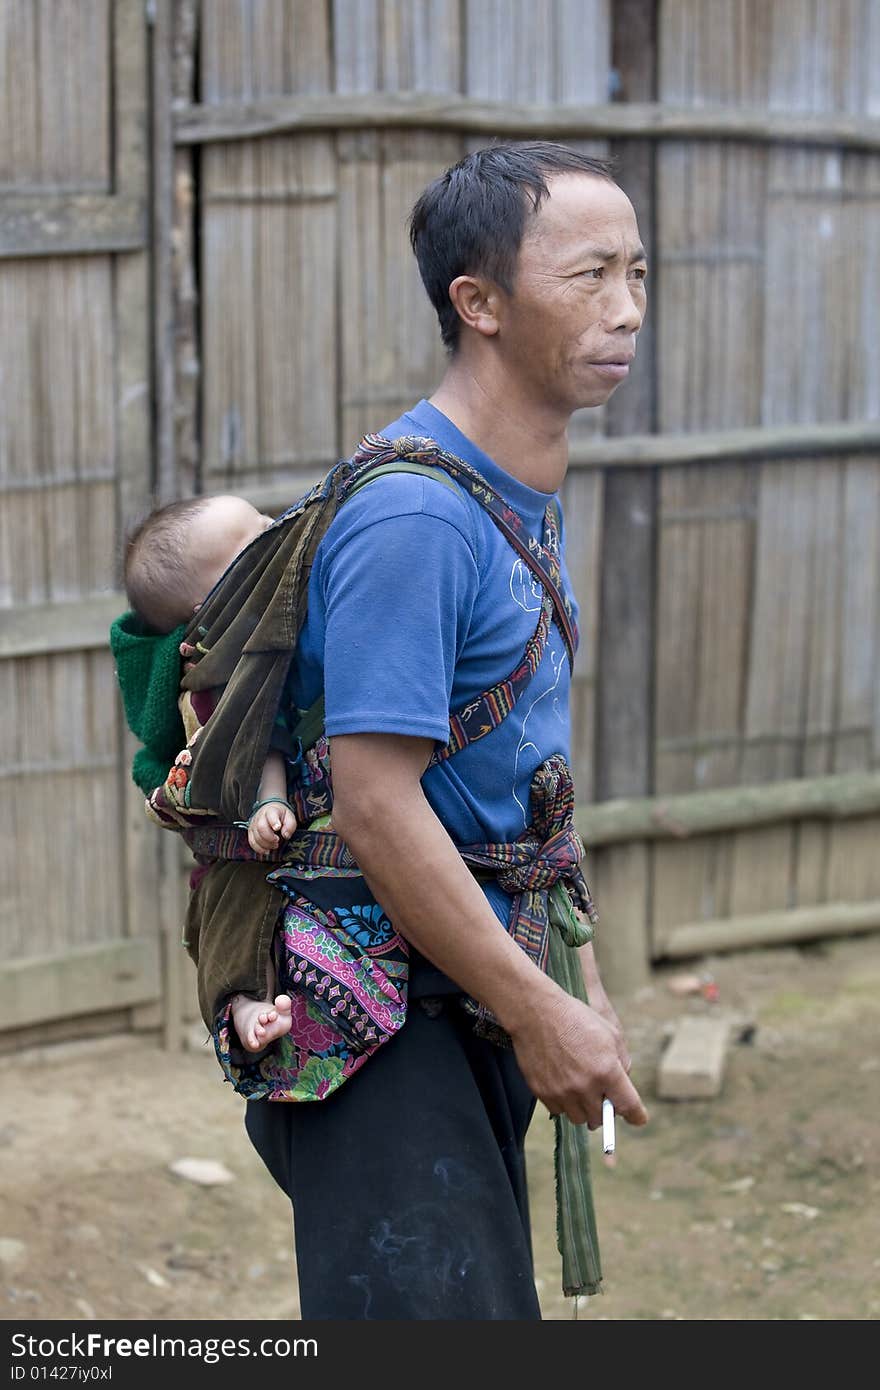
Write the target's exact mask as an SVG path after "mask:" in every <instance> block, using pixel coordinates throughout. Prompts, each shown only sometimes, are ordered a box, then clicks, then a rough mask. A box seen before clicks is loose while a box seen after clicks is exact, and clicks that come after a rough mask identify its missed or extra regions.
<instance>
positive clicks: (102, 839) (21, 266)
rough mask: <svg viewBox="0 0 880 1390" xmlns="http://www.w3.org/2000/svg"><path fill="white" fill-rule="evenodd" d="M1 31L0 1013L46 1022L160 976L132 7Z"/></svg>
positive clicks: (38, 18)
mask: <svg viewBox="0 0 880 1390" xmlns="http://www.w3.org/2000/svg"><path fill="white" fill-rule="evenodd" d="M0 53H2V60H0V61H2V69H3V72H4V74H5V81H4V84H3V89H2V96H0V102H2V106H3V120H2V122H0V342H2V374H0V703H2V707H3V711H4V716H3V720H2V724H0V884H2V890H0V929H2V942H3V951H2V959H3V966H2V971H0V1019H2V1026H3V1027H5V1028H10V1029H15V1030H16V1031H15V1034H14V1036H15V1037H16V1038H21V1037H22V1036H23V1031H22V1030H27V1029H28V1027H30V1026H34V1027H36V1028H37V1031H38V1033H39V1035H41V1036H50V1037H51V1036H53V1035H54V1034H55V1033H57V1032H58V1029H59V1026H60V1028H61V1030H62V1031H63V1032H64V1033H65V1034H67V1033H69V1032H71V1031H75V1030H76V1028H77V1027H78V1023H77V1021H76V1020H79V1019H81V1018H83V1017H87V1016H88V1015H90V1014H93V1013H94V1012H95V1011H99V1012H100V1014H101V1019H102V1023H100V1024H98V1025H97V1026H99V1027H100V1026H104V1027H110V1026H114V1027H119V1026H128V1025H129V1024H130V1023H131V1022H132V1018H133V1012H132V1008H133V1007H134V1008H137V1007H138V1006H139V1005H140V1004H141V1003H142V1002H145V1001H150V1000H156V999H158V997H159V992H160V968H159V966H160V962H159V936H158V926H159V923H158V916H157V913H156V911H155V907H154V905H153V902H154V899H151V897H150V895H149V894H148V893H147V892H146V891H145V887H144V885H145V882H146V881H147V880H148V879H149V878H151V877H152V879H153V881H154V882H155V873H152V874H150V871H149V865H150V861H151V860H154V859H155V858H156V851H155V845H152V844H150V843H149V840H148V837H147V835H146V834H145V833H144V829H143V827H142V825H141V820H142V811H141V808H140V806H139V804H138V803H139V798H137V797H134V796H132V794H131V792H130V791H129V790H128V789H127V785H126V778H125V776H124V766H125V763H126V761H127V759H128V757H129V755H130V750H129V748H128V747H127V746H126V740H125V738H124V735H123V729H122V723H121V720H120V717H119V711H118V706H117V701H116V695H115V681H114V677H113V668H112V663H111V659H110V655H109V652H108V651H107V627H108V624H109V621H110V617H111V616H112V614H113V613H115V612H117V611H119V610H118V604H119V599H118V593H117V589H118V583H117V572H116V571H117V541H118V536H117V518H118V516H119V513H120V510H121V509H122V508H123V507H125V508H127V509H132V508H134V507H135V506H137V505H138V504H143V503H145V502H146V500H147V498H148V496H149V492H150V486H151V484H150V428H149V394H150V379H149V356H148V342H149V318H148V310H149V305H148V271H149V266H148V255H147V236H146V213H147V207H148V187H147V157H148V147H147V140H146V136H147V131H146V109H147V79H148V74H147V62H146V58H147V50H146V34H145V30H144V24H143V14H142V7H141V6H140V5H138V4H137V3H131V2H130V0H121V3H116V4H115V5H111V4H110V3H109V0H4V3H3V4H2V5H0ZM59 1020H60V1021H61V1022H60V1025H59ZM94 1026H95V1024H94V1022H93V1020H90V1021H89V1023H88V1027H89V1028H90V1029H93V1028H94Z"/></svg>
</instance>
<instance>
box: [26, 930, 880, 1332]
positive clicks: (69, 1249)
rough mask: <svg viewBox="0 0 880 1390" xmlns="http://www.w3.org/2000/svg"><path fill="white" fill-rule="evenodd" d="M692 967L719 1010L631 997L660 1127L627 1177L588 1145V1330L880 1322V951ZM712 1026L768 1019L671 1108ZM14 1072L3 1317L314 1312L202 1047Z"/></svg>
mask: <svg viewBox="0 0 880 1390" xmlns="http://www.w3.org/2000/svg"><path fill="white" fill-rule="evenodd" d="M693 965H694V967H695V968H696V969H697V971H705V972H708V973H709V974H711V976H712V978H713V980H714V982H715V984H716V985H717V987H718V999H717V1001H715V1002H712V1001H710V1000H708V999H706V998H705V997H704V996H703V995H702V994H699V995H695V996H688V997H684V998H683V997H679V996H677V995H675V994H673V993H672V991H671V990H670V988H669V977H670V976H671V975H672V974H680V973H681V970H680V969H677V970H676V971H674V972H673V971H671V970H663V971H658V972H657V973H656V974H655V976H654V979H653V982H652V984H651V985H650V986H649V987H648V988H647V989H645V990H643V991H641V992H640V993H639V994H637V995H635V996H633V997H630V998H625V999H622V1000H618V1001H617V1002H618V1005H619V1007H620V1012H621V1016H622V1018H623V1020H624V1022H625V1025H626V1027H627V1032H628V1036H629V1040H630V1044H631V1047H632V1051H633V1056H634V1069H633V1077H634V1080H635V1081H636V1084H637V1085H638V1086H639V1089H640V1090H641V1092H642V1095H643V1097H644V1098H645V1100H646V1103H647V1104H648V1106H649V1109H650V1112H651V1122H650V1124H649V1126H648V1127H647V1128H646V1129H644V1130H638V1131H636V1130H631V1129H628V1128H626V1127H625V1126H620V1127H619V1129H618V1161H617V1163H616V1166H615V1167H614V1168H613V1169H609V1168H607V1167H605V1166H604V1165H603V1163H602V1159H601V1153H600V1144H599V1137H598V1135H594V1136H593V1140H592V1143H593V1149H592V1152H593V1154H594V1155H595V1161H594V1177H595V1188H596V1203H597V1209H598V1219H599V1231H600V1238H601V1242H602V1252H603V1265H604V1272H605V1285H606V1292H605V1293H604V1294H603V1295H601V1296H599V1297H595V1298H592V1299H586V1300H581V1302H580V1307H579V1309H578V1316H579V1317H580V1318H581V1319H583V1320H589V1319H591V1318H600V1319H612V1320H617V1319H663V1318H671V1319H696V1320H705V1319H737V1320H739V1319H765V1318H769V1319H777V1318H782V1319H800V1318H832V1319H874V1318H876V1317H877V1315H878V1312H880V1242H878V1239H877V1234H878V1232H877V1226H876V1212H877V1209H878V1198H880V1143H878V1139H880V1052H878V1039H880V937H878V936H869V937H862V938H855V939H849V940H841V941H837V942H836V943H828V944H821V945H815V946H810V947H804V948H785V949H777V950H773V951H758V952H746V953H741V954H739V955H736V956H723V957H722V956H718V957H714V958H712V959H704V960H701V961H698V962H694V963H693ZM690 968H691V966H690V964H689V966H688V969H690ZM712 1011H715V1012H716V1013H718V1012H723V1011H727V1012H729V1013H733V1014H735V1015H738V1016H740V1018H747V1019H750V1020H751V1021H752V1022H753V1023H754V1025H755V1026H754V1029H753V1030H751V1031H750V1030H748V1029H747V1030H746V1032H745V1036H746V1038H749V1039H750V1040H749V1041H743V1042H739V1043H737V1044H736V1045H732V1046H731V1048H730V1050H729V1052H728V1057H727V1065H726V1071H725V1078H724V1085H723V1089H722V1093H721V1095H720V1097H719V1098H717V1099H715V1100H705V1101H678V1102H671V1101H661V1100H659V1099H658V1098H657V1095H656V1069H657V1063H658V1059H659V1057H660V1055H661V1052H662V1048H663V1045H664V1039H665V1037H666V1036H667V1035H668V1029H669V1026H670V1024H672V1023H674V1021H675V1020H676V1019H678V1018H679V1017H681V1016H682V1014H687V1013H691V1012H694V1013H708V1012H712ZM4 1060H5V1066H4V1067H3V1070H2V1079H0V1107H2V1108H0V1190H2V1192H3V1203H2V1210H0V1310H2V1317H3V1318H4V1319H16V1320H23V1321H27V1322H30V1321H39V1320H44V1319H50V1318H61V1319H86V1320H94V1319H122V1318H139V1319H146V1320H151V1321H161V1320H164V1319H172V1318H194V1319H220V1318H224V1317H232V1318H247V1319H250V1318H265V1319H279V1318H295V1317H297V1316H298V1305H297V1297H296V1281H295V1268H294V1262H293V1255H292V1227H291V1218H290V1210H289V1206H288V1204H287V1201H286V1199H285V1198H284V1197H283V1195H282V1194H281V1192H280V1191H279V1190H278V1189H277V1188H276V1187H275V1186H274V1185H273V1183H272V1181H271V1179H270V1178H269V1176H268V1174H267V1173H266V1172H265V1171H264V1170H263V1168H262V1167H261V1165H260V1162H259V1160H258V1159H257V1157H256V1155H255V1154H254V1152H253V1151H252V1150H251V1148H250V1145H249V1144H248V1142H247V1139H246V1137H245V1134H244V1129H243V1125H242V1109H243V1102H241V1101H240V1100H239V1099H238V1097H236V1096H235V1095H234V1094H233V1092H232V1090H231V1088H230V1087H229V1086H228V1085H226V1084H224V1083H223V1082H222V1080H221V1077H220V1072H219V1070H218V1068H217V1066H216V1063H215V1061H214V1059H213V1056H212V1054H210V1053H209V1050H208V1049H207V1048H201V1049H199V1050H197V1049H193V1050H188V1051H185V1052H182V1053H177V1054H170V1053H167V1052H162V1051H160V1050H159V1048H158V1046H157V1044H156V1042H155V1040H153V1039H152V1038H151V1037H150V1036H147V1037H146V1038H144V1037H141V1038H134V1037H132V1036H130V1035H127V1036H126V1037H124V1038H122V1039H119V1038H117V1039H115V1040H108V1039H106V1038H105V1039H101V1040H95V1041H92V1042H78V1043H68V1044H62V1045H60V1046H55V1047H42V1048H29V1049H27V1050H23V1051H21V1052H19V1053H17V1054H14V1055H13V1056H12V1057H7V1058H6V1059H4ZM552 1131H553V1126H552V1124H551V1123H550V1121H549V1120H548V1118H547V1116H546V1112H545V1111H543V1109H542V1108H541V1107H539V1108H538V1112H537V1113H536V1116H535V1119H534V1121H533V1124H532V1128H531V1131H530V1134H529V1161H530V1169H529V1174H530V1186H531V1193H532V1203H533V1227H534V1235H535V1257H536V1279H537V1285H538V1290H539V1294H540V1297H541V1301H542V1306H543V1310H544V1315H545V1317H546V1318H548V1319H561V1318H570V1317H571V1316H572V1312H573V1307H572V1302H571V1300H567V1299H564V1298H563V1296H562V1293H561V1291H560V1284H559V1260H558V1255H557V1252H556V1248H555V1225H554V1206H553V1174H552ZM181 1157H196V1158H211V1159H215V1160H220V1161H221V1162H222V1163H223V1164H225V1165H226V1167H227V1168H228V1169H229V1170H230V1172H231V1173H232V1174H233V1175H234V1177H235V1181H234V1182H231V1183H228V1184H223V1185H218V1186H201V1185H198V1184H196V1183H194V1182H192V1181H188V1180H186V1179H183V1178H181V1177H178V1176H176V1175H175V1174H173V1173H172V1172H171V1171H170V1169H169V1165H170V1164H171V1163H172V1162H173V1161H175V1160H176V1159H179V1158H181ZM872 1212H873V1213H874V1215H873V1216H871V1213H872Z"/></svg>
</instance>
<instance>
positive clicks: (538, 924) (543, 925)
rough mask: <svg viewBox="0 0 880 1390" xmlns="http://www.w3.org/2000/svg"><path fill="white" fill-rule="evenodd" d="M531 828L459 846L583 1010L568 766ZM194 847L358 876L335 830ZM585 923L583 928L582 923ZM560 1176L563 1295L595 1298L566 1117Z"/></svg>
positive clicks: (480, 1024)
mask: <svg viewBox="0 0 880 1390" xmlns="http://www.w3.org/2000/svg"><path fill="white" fill-rule="evenodd" d="M530 809H531V813H532V823H531V825H529V826H528V828H527V829H526V830H525V831H524V832H523V834H522V835H521V836H520V837H519V839H517V840H514V841H512V842H510V843H507V844H478V845H465V846H459V853H460V854H461V856H462V859H463V860H464V861H465V863H466V864H467V865H468V866H469V868H470V869H471V870H472V871H473V872H474V873H475V874H476V875H477V877H479V878H484V877H486V876H489V877H491V878H492V879H494V880H495V881H497V883H498V884H499V886H500V887H501V888H502V889H503V890H504V891H505V892H506V893H509V894H510V896H511V904H510V913H509V917H508V930H509V932H510V934H511V935H512V936H513V938H514V940H515V941H516V942H517V944H518V945H519V946H520V947H521V948H522V950H524V951H525V952H526V954H527V955H528V956H529V957H530V958H531V959H532V961H533V962H534V963H535V964H536V965H537V966H538V967H539V968H540V969H541V970H547V971H548V973H549V974H550V976H551V978H552V979H553V980H555V982H556V983H557V984H558V985H559V986H560V987H561V988H562V989H564V990H566V992H567V993H569V994H572V995H574V996H575V997H577V998H580V999H582V1000H584V1002H586V994H585V992H584V983H583V976H582V973H581V967H580V962H579V960H578V958H577V955H576V953H575V951H574V950H571V949H568V948H571V947H578V946H582V945H584V944H586V942H588V941H589V940H590V939H591V938H592V934H593V926H594V925H595V924H596V921H597V917H596V912H595V908H594V907H593V901H592V898H591V896H590V892H589V889H588V888H587V885H586V883H585V881H584V878H583V875H582V873H581V870H580V868H579V865H580V861H581V859H582V858H583V855H584V846H583V842H582V841H581V838H580V836H579V835H578V833H577V831H576V830H575V828H574V824H573V815H574V789H573V786H572V779H571V773H570V771H569V768H568V765H567V763H566V761H565V759H564V758H563V757H562V756H561V755H558V754H556V755H554V756H552V757H550V758H548V759H547V760H546V762H544V763H542V764H541V766H540V767H539V768H538V769H537V771H536V772H535V775H534V777H533V779H532V786H531V807H530ZM183 838H184V839H185V840H186V841H187V843H188V844H189V847H190V849H191V850H192V851H193V853H194V854H196V855H197V856H198V857H199V858H201V859H202V860H203V862H204V861H205V860H211V859H249V860H263V861H265V863H266V865H267V867H268V868H275V869H276V873H275V874H273V875H272V877H273V879H275V878H276V877H279V878H280V877H283V876H284V874H285V872H290V873H292V874H295V875H297V876H304V877H309V876H321V877H323V876H325V875H326V876H332V877H356V876H357V877H359V876H360V869H359V868H358V865H357V863H356V861H355V860H354V858H353V856H352V854H351V852H350V851H349V849H348V847H347V846H346V844H345V843H344V841H343V840H341V839H340V837H339V836H338V835H337V834H335V833H334V832H333V831H332V830H312V831H309V830H306V831H299V832H298V833H297V834H295V835H294V836H293V837H292V838H291V840H289V841H288V842H287V843H286V844H284V845H281V846H279V848H278V849H277V850H275V851H273V852H272V853H271V854H265V855H262V854H255V853H254V851H253V850H252V849H251V847H250V845H249V844H248V839H247V831H246V830H244V829H243V828H241V827H237V826H213V827H212V826H204V827H198V828H194V829H189V830H185V831H183ZM584 919H586V920H584ZM462 1002H463V1005H464V1007H465V1008H466V1010H467V1012H468V1013H469V1014H470V1015H471V1017H472V1018H473V1024H474V1029H475V1031H476V1032H477V1033H479V1034H481V1035H482V1036H484V1037H487V1038H490V1039H491V1040H492V1041H494V1042H496V1043H499V1044H501V1045H505V1044H507V1045H509V1044H510V1039H509V1037H508V1036H507V1034H506V1033H505V1032H504V1031H503V1029H501V1028H500V1027H499V1025H498V1022H497V1020H496V1019H495V1018H494V1016H493V1015H492V1014H491V1013H490V1011H489V1010H488V1009H487V1008H486V1007H485V1005H483V1004H481V1003H479V1002H478V1001H477V1000H475V999H470V998H464V999H463V1001H462ZM555 1125H556V1144H555V1155H554V1157H555V1165H554V1166H555V1172H556V1212H557V1243H558V1246H559V1251H560V1254H561V1256H562V1276H563V1277H562V1283H563V1289H564V1291H565V1293H566V1294H574V1295H577V1294H591V1293H596V1292H597V1291H598V1290H599V1288H600V1286H601V1281H602V1271H601V1263H600V1256H599V1243H598V1238H597V1234H596V1219H595V1213H594V1209H593V1199H592V1190H591V1183H590V1168H589V1152H588V1147H587V1132H586V1129H585V1127H584V1126H583V1125H574V1124H572V1123H571V1121H570V1120H568V1119H567V1118H566V1117H565V1116H564V1115H559V1116H556V1118H555Z"/></svg>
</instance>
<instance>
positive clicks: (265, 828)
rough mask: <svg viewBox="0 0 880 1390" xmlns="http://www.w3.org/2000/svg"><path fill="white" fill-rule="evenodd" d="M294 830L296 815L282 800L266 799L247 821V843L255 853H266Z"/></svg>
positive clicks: (286, 838) (288, 837)
mask: <svg viewBox="0 0 880 1390" xmlns="http://www.w3.org/2000/svg"><path fill="white" fill-rule="evenodd" d="M294 830H296V816H295V815H294V814H293V811H292V810H291V808H290V807H289V806H288V805H287V804H286V803H285V802H284V801H267V802H266V803H265V804H264V805H263V806H261V807H260V808H259V810H257V811H255V812H254V814H253V815H252V816H251V818H250V820H249V821H248V843H249V845H250V847H251V849H252V850H255V851H256V853H257V854H268V853H269V852H270V851H271V850H273V849H275V848H276V847H277V846H278V844H279V841H280V840H281V839H284V840H289V839H290V837H291V835H292V834H293V832H294Z"/></svg>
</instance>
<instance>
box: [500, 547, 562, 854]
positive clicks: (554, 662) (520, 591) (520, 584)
mask: <svg viewBox="0 0 880 1390" xmlns="http://www.w3.org/2000/svg"><path fill="white" fill-rule="evenodd" d="M510 593H511V597H512V598H513V601H514V603H515V604H516V605H517V606H518V607H519V608H522V610H523V611H524V612H525V613H537V612H538V610H539V609H540V607H541V603H542V600H543V591H542V589H541V585H540V583H539V582H538V580H537V579H536V578H535V576H534V575H533V574H532V572H531V570H529V569H527V567H526V566H525V565H524V564H523V562H522V560H516V561H515V562H514V566H513V569H512V570H511V572H510ZM530 600H531V601H530ZM554 637H555V633H554V631H553V629H552V628H551V629H550V636H549V638H548V641H547V647H546V650H545V652H544V657H543V660H544V661H549V662H550V667H551V670H552V671H553V684H552V685H551V686H550V687H549V688H548V689H547V690H545V691H544V692H543V693H542V694H541V695H538V696H536V697H535V699H534V700H533V701H532V703H531V704H530V705H529V707H528V710H527V711H526V715H525V718H524V719H523V723H522V733H521V734H520V738H519V743H518V744H517V749H516V756H515V758H514V763H513V786H512V787H511V794H512V796H513V799H514V801H515V802H516V804H517V806H518V807H519V809H520V811H521V812H522V821H523V830H525V828H526V826H527V825H528V823H529V813H528V810H527V808H526V807H525V806H523V804H522V802H521V801H520V799H519V797H518V796H517V794H516V784H517V775H518V772H519V760H520V756H521V755H522V754H523V753H526V752H528V750H529V749H531V750H533V751H534V752H535V753H536V754H537V756H538V758H539V759H541V761H542V762H543V756H542V753H541V750H540V748H539V747H538V745H537V744H536V743H533V742H532V741H531V740H530V739H529V738H528V735H527V732H526V731H527V729H528V723H529V719H530V718H531V714H532V710H533V709H535V708H536V706H537V705H539V704H540V703H541V701H542V700H546V698H547V696H548V695H554V692H555V691H556V689H557V687H558V686H559V681H560V679H561V676H562V667H563V662H564V661H566V660H567V658H566V655H565V648H564V646H563V648H562V650H561V651H557V650H556V647H555V644H554ZM553 713H554V714H555V715H556V718H557V719H558V720H559V722H560V723H564V722H565V721H564V715H563V713H562V711H561V710H560V708H559V698H558V696H556V695H554V699H553Z"/></svg>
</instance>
